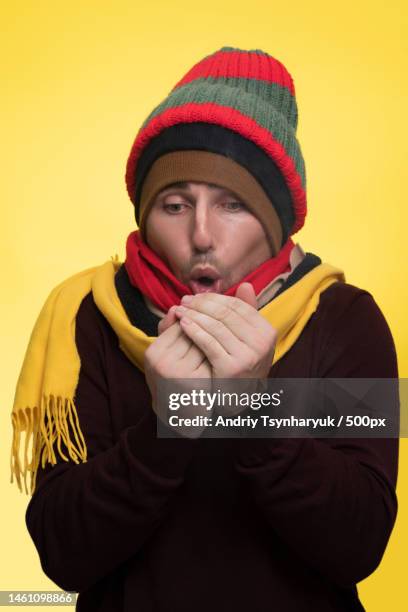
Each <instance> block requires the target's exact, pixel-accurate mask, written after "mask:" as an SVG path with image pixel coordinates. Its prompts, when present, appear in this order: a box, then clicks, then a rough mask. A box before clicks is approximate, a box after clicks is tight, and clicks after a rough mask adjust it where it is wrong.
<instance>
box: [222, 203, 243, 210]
mask: <svg viewBox="0 0 408 612" xmlns="http://www.w3.org/2000/svg"><path fill="white" fill-rule="evenodd" d="M225 208H226V209H227V210H229V211H231V212H234V211H236V210H244V209H245V208H246V206H245V204H243V203H242V202H226V203H225Z"/></svg>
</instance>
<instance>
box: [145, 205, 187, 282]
mask: <svg viewBox="0 0 408 612" xmlns="http://www.w3.org/2000/svg"><path fill="white" fill-rule="evenodd" d="M145 234H146V241H147V244H148V245H149V247H150V248H151V249H153V251H155V253H156V254H157V255H158V256H159V257H160V258H161V259H163V261H165V263H167V265H168V266H169V267H170V268H171V269H172V270H173V272H174V268H178V267H180V264H181V263H182V262H183V260H185V258H186V257H187V253H186V247H185V239H184V235H183V231H182V228H181V227H180V225H178V226H177V224H176V223H169V221H168V219H162V217H161V216H160V215H157V214H154V211H152V213H151V214H150V215H149V217H148V219H147V221H146V229H145Z"/></svg>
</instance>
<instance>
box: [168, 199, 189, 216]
mask: <svg viewBox="0 0 408 612" xmlns="http://www.w3.org/2000/svg"><path fill="white" fill-rule="evenodd" d="M185 206H186V205H185V204H183V203H182V202H171V203H168V204H163V208H164V210H165V211H166V212H168V213H169V214H171V215H174V214H177V213H179V212H181V211H182V210H183V207H185Z"/></svg>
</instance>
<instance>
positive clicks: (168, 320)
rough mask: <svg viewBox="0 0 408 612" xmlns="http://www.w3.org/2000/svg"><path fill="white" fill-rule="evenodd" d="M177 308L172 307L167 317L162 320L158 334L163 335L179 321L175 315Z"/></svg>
mask: <svg viewBox="0 0 408 612" xmlns="http://www.w3.org/2000/svg"><path fill="white" fill-rule="evenodd" d="M175 309H176V306H171V308H170V309H169V311H168V312H167V314H166V316H165V317H163V319H161V320H160V322H159V325H158V327H157V331H158V334H159V335H160V334H162V333H163V332H164V331H166V329H168V328H169V327H170V326H171V325H173V324H174V323H175V322H176V321H177V317H176V315H175V313H174V311H175Z"/></svg>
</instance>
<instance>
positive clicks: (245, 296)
mask: <svg viewBox="0 0 408 612" xmlns="http://www.w3.org/2000/svg"><path fill="white" fill-rule="evenodd" d="M235 297H237V298H239V299H240V300H242V301H243V302H246V303H247V304H249V305H250V306H253V307H254V308H255V309H258V304H257V301H256V295H255V290H254V288H253V286H252V285H251V283H242V284H241V285H240V286H239V287H238V289H237V290H236V292H235Z"/></svg>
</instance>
